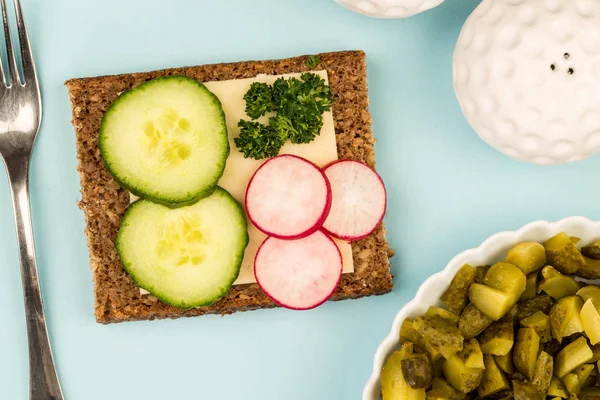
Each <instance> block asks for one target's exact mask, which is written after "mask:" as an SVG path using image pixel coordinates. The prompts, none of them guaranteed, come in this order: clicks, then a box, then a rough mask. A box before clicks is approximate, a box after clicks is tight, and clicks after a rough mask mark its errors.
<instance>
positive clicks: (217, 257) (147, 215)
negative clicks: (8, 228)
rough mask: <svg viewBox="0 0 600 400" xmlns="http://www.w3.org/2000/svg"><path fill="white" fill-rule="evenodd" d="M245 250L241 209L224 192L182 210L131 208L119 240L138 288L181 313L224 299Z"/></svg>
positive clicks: (139, 204)
mask: <svg viewBox="0 0 600 400" xmlns="http://www.w3.org/2000/svg"><path fill="white" fill-rule="evenodd" d="M247 245H248V233H247V226H246V218H245V217H244V213H243V211H242V207H241V206H240V204H239V203H238V202H237V201H236V200H235V199H234V198H233V197H232V196H231V195H230V194H229V193H228V192H227V191H225V190H224V189H222V188H220V187H217V188H216V189H215V191H214V192H213V193H212V194H211V195H210V196H208V197H205V198H203V199H201V200H200V201H198V202H196V203H194V204H193V205H190V206H185V207H179V208H169V207H165V206H163V205H160V204H156V203H153V202H151V201H149V200H145V199H140V200H137V201H136V202H134V203H133V204H132V205H131V206H129V208H128V209H127V212H126V213H125V216H124V217H123V220H122V222H121V226H120V228H119V232H118V235H117V240H116V247H117V251H118V253H119V255H120V257H121V260H122V262H123V267H124V268H125V270H126V271H127V272H128V273H129V275H130V276H131V277H132V278H133V280H134V281H135V283H136V284H137V285H138V286H140V287H141V288H143V289H146V290H147V291H149V292H150V293H152V294H153V295H154V296H156V297H158V298H159V299H161V300H162V301H163V302H165V303H167V304H170V305H172V306H174V307H178V308H183V309H188V308H193V307H199V306H205V305H209V304H212V303H214V302H215V301H216V300H218V299H219V298H221V297H222V296H224V295H225V294H226V293H227V292H228V291H229V288H230V287H231V285H232V284H233V282H234V281H235V280H236V279H237V277H238V275H239V272H240V265H241V263H242V259H243V257H244V251H245V249H246V246H247Z"/></svg>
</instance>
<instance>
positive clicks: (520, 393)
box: [513, 381, 544, 400]
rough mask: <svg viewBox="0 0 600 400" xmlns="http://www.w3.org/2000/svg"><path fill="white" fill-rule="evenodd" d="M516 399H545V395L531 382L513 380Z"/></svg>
mask: <svg viewBox="0 0 600 400" xmlns="http://www.w3.org/2000/svg"><path fill="white" fill-rule="evenodd" d="M513 390H514V391H515V395H514V396H515V400H543V399H544V397H543V396H542V394H541V393H540V392H539V391H538V389H537V388H536V387H535V386H534V385H533V384H531V383H529V382H523V381H513Z"/></svg>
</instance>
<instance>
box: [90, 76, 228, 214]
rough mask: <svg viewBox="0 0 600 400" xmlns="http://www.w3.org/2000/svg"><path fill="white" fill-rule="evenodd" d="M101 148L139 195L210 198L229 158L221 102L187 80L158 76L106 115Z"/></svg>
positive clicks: (173, 201)
mask: <svg viewBox="0 0 600 400" xmlns="http://www.w3.org/2000/svg"><path fill="white" fill-rule="evenodd" d="M99 147H100V151H101V153H102V157H103V158H104V162H105V164H106V166H107V168H108V170H109V171H110V172H111V174H112V175H113V176H114V177H115V179H116V180H117V181H118V182H119V183H120V184H121V185H122V186H123V187H125V188H126V189H128V190H129V191H131V192H132V193H134V194H135V195H137V196H139V197H146V198H149V199H151V200H153V201H154V202H157V203H161V204H165V205H170V206H181V205H186V204H191V203H193V202H194V201H196V200H198V199H200V198H202V197H204V196H207V195H209V194H210V193H212V191H213V190H214V189H215V187H216V186H217V182H218V181H219V179H220V178H221V176H222V175H223V170H224V169H225V162H226V160H227V157H228V155H229V140H228V137H227V127H226V124H225V114H224V113H223V108H222V107H221V102H220V101H219V99H218V98H217V97H216V96H215V95H214V94H213V93H212V92H210V91H209V90H208V89H207V88H206V87H205V86H204V85H203V84H202V83H200V82H198V81H196V80H195V79H192V78H188V77H185V76H166V77H159V78H155V79H153V80H151V81H148V82H146V83H143V84H141V85H139V86H137V87H136V88H134V89H132V90H129V91H127V92H125V93H123V94H122V95H121V96H120V97H119V98H118V99H117V100H116V101H115V102H114V103H113V104H112V105H111V106H110V107H109V108H108V110H107V111H106V113H105V114H104V117H103V118H102V123H101V125H100V138H99Z"/></svg>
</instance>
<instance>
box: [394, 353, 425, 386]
mask: <svg viewBox="0 0 600 400" xmlns="http://www.w3.org/2000/svg"><path fill="white" fill-rule="evenodd" d="M401 366H402V375H403V376H404V380H406V383H408V385H409V386H410V387H411V388H413V389H425V388H427V387H428V386H429V385H430V384H431V381H432V380H433V365H432V364H431V360H430V359H429V357H428V356H427V354H424V353H417V354H413V355H411V356H409V357H406V358H404V359H403V360H402V361H401Z"/></svg>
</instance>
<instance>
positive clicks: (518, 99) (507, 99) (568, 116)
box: [453, 0, 600, 165]
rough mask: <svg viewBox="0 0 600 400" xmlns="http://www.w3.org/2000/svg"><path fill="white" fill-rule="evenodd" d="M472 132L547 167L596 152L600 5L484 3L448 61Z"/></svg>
mask: <svg viewBox="0 0 600 400" xmlns="http://www.w3.org/2000/svg"><path fill="white" fill-rule="evenodd" d="M453 76H454V89H455V92H456V96H457V98H458V101H459V103H460V106H461V109H462V111H463V113H464V115H465V117H466V119H467V120H468V122H469V123H470V124H471V126H472V127H473V129H474V130H475V132H476V133H477V134H478V135H479V136H480V137H481V138H482V139H483V140H485V141H486V142H487V143H488V144H489V145H491V146H492V147H494V148H495V149H497V150H499V151H500V152H502V153H504V154H505V155H507V156H509V157H511V158H513V159H516V160H521V161H525V162H530V163H535V164H542V165H550V164H564V163H569V162H574V161H579V160H582V159H584V158H586V157H588V156H590V155H592V154H594V153H597V152H599V151H600V0H483V1H482V2H481V4H480V5H479V6H478V7H477V8H476V9H475V11H474V12H473V13H472V15H471V16H469V18H468V19H467V21H466V23H465V24H464V26H463V28H462V31H461V33H460V36H459V39H458V42H457V44H456V48H455V51H454V59H453Z"/></svg>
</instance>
